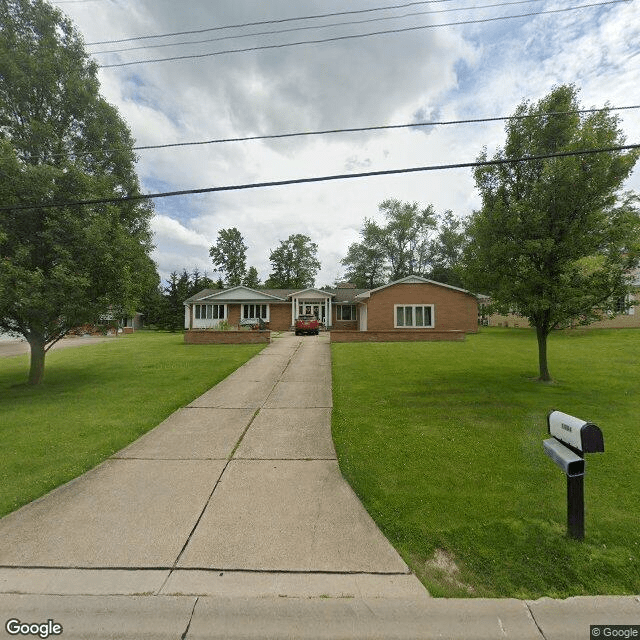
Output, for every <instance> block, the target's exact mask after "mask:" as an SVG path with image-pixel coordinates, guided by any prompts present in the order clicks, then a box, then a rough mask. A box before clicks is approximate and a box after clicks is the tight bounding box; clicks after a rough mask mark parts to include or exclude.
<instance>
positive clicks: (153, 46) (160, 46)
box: [91, 0, 542, 56]
mask: <svg viewBox="0 0 640 640" xmlns="http://www.w3.org/2000/svg"><path fill="white" fill-rule="evenodd" d="M532 2H542V0H516V1H515V2H500V3H496V4H483V5H478V6H475V7H456V8H454V9H434V10H430V11H412V12H411V13H403V14H401V15H397V16H385V17H382V18H367V19H365V20H350V21H348V22H329V23H327V24H317V25H311V26H306V27H289V28H288V29H275V30H272V31H253V32H252V33H240V34H236V35H233V36H222V37H219V38H206V39H205V40H182V41H180V42H165V43H164V44H145V45H142V46H139V47H127V48H123V49H103V50H102V51H91V55H94V56H97V55H102V54H106V53H124V52H126V51H139V50H141V49H164V48H166V47H179V46H182V45H189V44H206V43H209V42H221V41H223V40H238V39H240V38H251V37H254V36H272V35H278V34H281V33H292V32H294V31H309V30H311V29H327V28H330V27H343V26H351V25H356V24H367V23H370V22H387V21H389V20H401V19H403V18H413V17H415V16H424V15H431V14H436V13H451V12H454V11H472V10H473V11H475V10H476V9H494V8H496V7H508V6H511V5H516V4H530V3H532Z"/></svg>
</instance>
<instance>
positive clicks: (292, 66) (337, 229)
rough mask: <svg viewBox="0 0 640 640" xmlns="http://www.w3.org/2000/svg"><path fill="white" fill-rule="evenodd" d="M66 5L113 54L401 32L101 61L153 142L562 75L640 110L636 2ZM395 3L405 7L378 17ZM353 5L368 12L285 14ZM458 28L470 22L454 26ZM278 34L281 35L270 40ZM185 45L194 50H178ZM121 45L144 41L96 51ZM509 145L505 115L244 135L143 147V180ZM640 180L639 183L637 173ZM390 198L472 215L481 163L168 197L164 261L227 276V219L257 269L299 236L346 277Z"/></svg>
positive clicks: (366, 163)
mask: <svg viewBox="0 0 640 640" xmlns="http://www.w3.org/2000/svg"><path fill="white" fill-rule="evenodd" d="M54 4H56V5H57V6H59V7H60V8H61V9H63V10H64V11H65V12H66V13H67V14H68V15H69V16H70V17H71V18H72V20H73V21H74V22H75V24H76V26H77V27H78V29H79V30H80V32H81V33H82V34H83V35H84V38H85V41H86V42H87V43H88V46H87V50H88V51H90V52H95V53H94V57H95V59H96V61H97V62H98V63H99V64H101V65H113V64H120V63H124V62H133V61H139V60H151V59H158V58H168V57H176V56H193V55H201V54H210V53H214V52H222V51H228V50H231V49H247V48H255V47H264V46H268V45H282V44H287V43H295V42H300V41H304V40H320V39H327V38H338V37H341V36H346V35H353V34H365V33H371V32H379V31H389V30H396V32H395V33H386V34H378V35H373V36H368V37H363V38H350V39H339V40H333V41H329V42H324V43H315V44H303V45H298V46H289V47H278V48H271V49H258V50H253V51H243V52H235V53H224V54H220V55H213V56H212V55H206V56H203V57H198V58H188V59H182V60H170V61H164V62H151V63H146V64H134V65H128V66H116V67H107V68H102V69H101V70H100V80H101V83H102V92H103V94H104V96H105V97H106V98H107V100H109V102H111V103H112V104H114V105H116V106H117V107H118V109H119V110H120V113H121V115H122V116H123V117H124V118H125V120H126V121H127V122H128V124H129V126H130V128H131V130H132V133H133V135H134V137H135V139H136V141H137V144H138V145H159V144H168V143H178V142H192V141H202V140H213V139H220V138H235V137H246V136H261V135H271V134H281V133H289V132H298V131H314V130H325V129H336V128H350V127H369V126H377V125H392V124H406V123H413V122H424V121H449V120H461V119H471V118H490V117H497V116H507V115H510V114H512V113H513V111H514V109H515V107H516V106H517V105H518V104H519V103H520V102H522V101H523V100H524V99H527V100H531V101H537V100H539V99H540V98H542V97H543V96H544V95H545V94H547V93H548V92H549V91H550V90H551V89H552V87H553V86H554V85H557V84H564V83H575V84H576V85H577V86H578V87H579V89H580V100H581V104H582V106H583V107H584V108H591V107H601V106H603V105H604V104H605V103H607V102H608V103H609V104H610V105H611V106H614V107H620V106H631V105H636V104H640V94H639V93H638V87H640V4H639V1H638V0H631V1H627V2H619V3H615V4H600V3H599V1H598V0H571V1H569V0H564V1H563V2H556V1H554V0H524V1H521V2H514V1H513V0H510V1H507V0H431V1H430V2H402V0H395V2H392V1H391V0H386V1H385V0H350V2H338V1H337V0H302V1H299V2H295V3H292V2H285V1H283V0H270V1H269V2H258V1H257V0H216V1H215V2H211V0H183V1H182V2H176V1H175V0H67V1H64V2H63V1H62V0H60V1H59V2H55V3H54ZM392 4H393V5H395V6H396V8H393V9H384V10H377V9H380V8H382V7H389V6H390V5H392ZM400 5H401V6H400ZM490 5H491V6H490ZM583 5H592V6H583ZM593 5H596V6H593ZM580 6H582V8H579V9H577V10H572V11H563V12H556V13H543V14H540V15H528V16H526V17H517V18H512V19H506V20H491V21H486V20H487V19H489V18H498V17H502V16H514V15H522V14H533V13H539V12H550V11H553V10H557V9H566V8H569V7H580ZM371 9H376V10H375V11H371ZM361 10H369V11H366V12H365V11H361ZM346 11H349V12H353V13H349V14H348V15H333V16H329V17H324V18H315V19H304V20H287V19H290V18H299V17H303V16H317V15H318V14H328V13H337V12H346ZM358 11H361V12H359V13H355V12H358ZM481 20H483V21H484V22H474V23H469V22H470V21H481ZM266 21H270V22H269V23H268V24H256V25H253V26H244V27H234V28H223V29H221V28H220V27H230V26H231V25H243V24H246V23H259V22H266ZM456 22H458V23H459V22H467V23H468V24H457V25H452V24H450V23H456ZM349 23H350V24H349ZM444 23H447V25H448V26H435V25H442V24H444ZM408 27H426V28H419V29H413V30H406V29H407V28H408ZM301 28H304V29H301ZM401 29H405V30H404V31H398V30H401ZM285 30H286V31H285ZM194 31H198V33H189V34H184V35H179V36H172V37H163V38H152V39H150V38H146V39H136V40H128V41H125V42H119V43H109V44H89V43H98V42H103V41H114V40H123V39H127V38H139V37H141V36H149V35H159V34H168V33H176V32H194ZM272 31H279V33H270V34H269V33H266V34H265V33H264V32H272ZM258 33H259V34H261V35H253V34H258ZM238 36H240V37H238ZM198 40H199V41H203V40H204V41H206V42H200V43H194V41H198ZM180 42H189V44H173V43H180ZM169 44H171V46H162V47H158V46H157V45H169ZM150 45H156V46H155V47H154V48H149V47H150ZM134 47H135V49H134ZM143 47H145V48H143ZM115 49H120V50H121V49H129V50H128V51H119V52H115V53H99V52H104V51H113V50H115ZM620 121H621V126H622V128H623V130H624V132H625V133H626V136H627V142H629V143H638V142H640V109H637V110H627V111H621V112H620ZM503 144H504V123H503V122H493V123H482V124H459V125H449V126H433V127H420V128H411V129H396V130H390V131H389V130H387V131H376V132H368V133H349V134H332V135H322V136H310V137H302V138H285V139H278V140H266V141H245V142H233V143H231V142H229V143H222V144H208V145H198V146H185V147H178V148H168V149H163V150H146V151H140V152H139V162H138V174H139V176H140V179H141V181H142V185H143V189H144V190H145V191H148V192H164V191H172V190H180V189H197V188H206V187H213V186H223V185H234V184H242V183H255V182H267V181H276V180H287V179H295V178H304V177H311V176H321V175H331V174H342V173H357V172H363V171H379V170H386V169H400V168H406V167H414V166H429V165H443V164H452V163H461V162H472V161H474V160H475V159H476V157H477V156H478V154H479V153H480V152H481V150H482V148H483V147H487V149H488V151H489V153H490V154H491V152H492V151H493V150H495V149H496V148H498V147H501V146H503ZM628 188H632V189H634V190H637V191H639V192H640V170H636V172H635V173H634V175H633V176H632V177H631V179H630V181H629V184H628ZM386 198H398V199H400V200H402V201H410V202H419V203H420V204H422V205H424V206H426V205H428V204H430V203H432V204H433V205H434V206H435V208H436V211H438V212H443V211H445V210H447V209H451V210H452V211H453V212H454V213H455V214H456V215H457V216H459V217H465V216H467V215H468V214H469V213H470V212H471V211H472V210H473V209H474V208H475V207H477V206H478V204H479V198H478V194H477V192H476V190H475V188H474V183H473V179H472V175H471V170H470V169H456V170H446V171H437V172H425V173H414V174H406V175H399V176H385V177H369V178H362V179H356V180H346V181H335V182H325V183H317V184H311V185H309V184H306V185H292V186H284V187H272V188H264V189H254V190H246V191H229V192H223V193H213V194H205V195H198V196H190V197H173V198H164V199H158V200H156V201H155V208H156V216H155V219H154V221H153V229H154V232H155V243H156V249H155V252H154V258H155V260H156V262H157V264H158V269H159V272H160V275H161V276H162V277H163V278H166V277H167V276H168V274H169V273H170V272H171V271H173V270H178V271H180V270H182V269H183V268H187V269H188V270H191V269H193V268H194V267H197V268H198V269H199V270H200V271H207V273H208V274H209V275H211V276H215V275H216V274H214V272H213V267H212V264H211V259H210V258H209V247H210V246H211V245H212V244H214V243H215V241H216V237H217V234H218V231H219V230H220V229H224V228H228V227H237V228H238V229H239V230H240V231H241V233H242V234H243V236H244V238H245V241H246V244H247V245H248V246H249V250H248V255H247V262H248V266H250V265H254V266H256V267H257V269H258V272H259V274H260V277H261V278H262V279H263V280H264V279H266V278H267V277H268V275H269V272H270V263H269V252H270V250H271V249H274V248H275V247H276V246H277V245H278V243H279V241H280V240H283V239H285V238H287V237H288V236H289V235H290V234H292V233H304V234H307V235H308V236H310V237H311V239H312V240H313V241H314V242H316V243H317V244H318V248H319V251H318V254H319V258H320V261H321V263H322V270H321V272H320V274H319V275H318V277H317V279H316V284H318V285H325V284H330V283H332V282H333V281H334V280H335V279H337V278H339V277H340V276H341V274H342V273H343V271H344V269H343V267H341V265H340V259H341V258H342V257H344V255H345V253H346V250H347V247H348V246H349V244H350V243H352V242H354V241H357V240H358V237H359V236H358V232H359V229H360V228H361V226H362V221H363V219H364V218H365V217H373V218H379V212H378V205H379V204H380V202H382V201H383V200H385V199H386Z"/></svg>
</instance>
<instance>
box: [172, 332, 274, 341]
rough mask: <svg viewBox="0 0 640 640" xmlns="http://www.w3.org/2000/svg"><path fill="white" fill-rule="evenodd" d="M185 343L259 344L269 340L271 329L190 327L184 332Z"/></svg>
mask: <svg viewBox="0 0 640 640" xmlns="http://www.w3.org/2000/svg"><path fill="white" fill-rule="evenodd" d="M184 341H185V344H260V343H263V342H271V331H233V330H231V331H212V330H210V329H209V330H207V329H190V330H189V331H185V332H184Z"/></svg>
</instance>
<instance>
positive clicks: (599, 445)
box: [542, 411, 604, 540]
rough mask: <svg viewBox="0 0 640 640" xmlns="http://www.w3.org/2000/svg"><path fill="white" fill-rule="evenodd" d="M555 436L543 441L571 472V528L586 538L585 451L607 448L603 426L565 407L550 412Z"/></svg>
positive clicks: (549, 421)
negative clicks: (582, 418)
mask: <svg viewBox="0 0 640 640" xmlns="http://www.w3.org/2000/svg"><path fill="white" fill-rule="evenodd" d="M547 426H548V428H549V434H550V435H552V436H553V437H552V438H549V439H548V440H545V441H544V442H543V443H542V446H543V447H544V452H545V453H546V454H547V455H548V456H549V457H550V458H551V459H552V460H553V461H554V462H555V463H556V464H557V465H558V466H559V467H560V468H561V469H562V470H563V471H564V473H565V475H566V476H567V530H568V533H569V535H570V536H571V537H572V538H575V539H576V540H582V539H583V538H584V471H585V464H584V454H585V453H600V452H602V451H604V438H603V436H602V431H600V427H598V426H597V425H595V424H593V422H587V421H586V420H580V418H575V417H574V416H570V415H569V414H567V413H562V411H552V412H551V413H549V415H548V416H547Z"/></svg>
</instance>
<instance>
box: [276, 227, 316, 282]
mask: <svg viewBox="0 0 640 640" xmlns="http://www.w3.org/2000/svg"><path fill="white" fill-rule="evenodd" d="M317 254H318V245H317V244H316V243H315V242H311V238H310V237H309V236H306V235H303V234H301V233H296V234H292V235H290V236H289V237H288V238H287V239H286V240H281V241H280V245H279V246H278V247H277V248H276V249H274V250H273V251H271V253H270V254H269V260H270V261H271V268H272V269H273V271H272V272H271V274H270V276H269V279H268V280H267V282H265V285H266V286H267V287H269V288H272V289H304V288H305V287H312V286H313V285H314V282H315V277H316V274H317V273H318V271H319V270H320V262H319V261H318V258H317Z"/></svg>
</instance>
